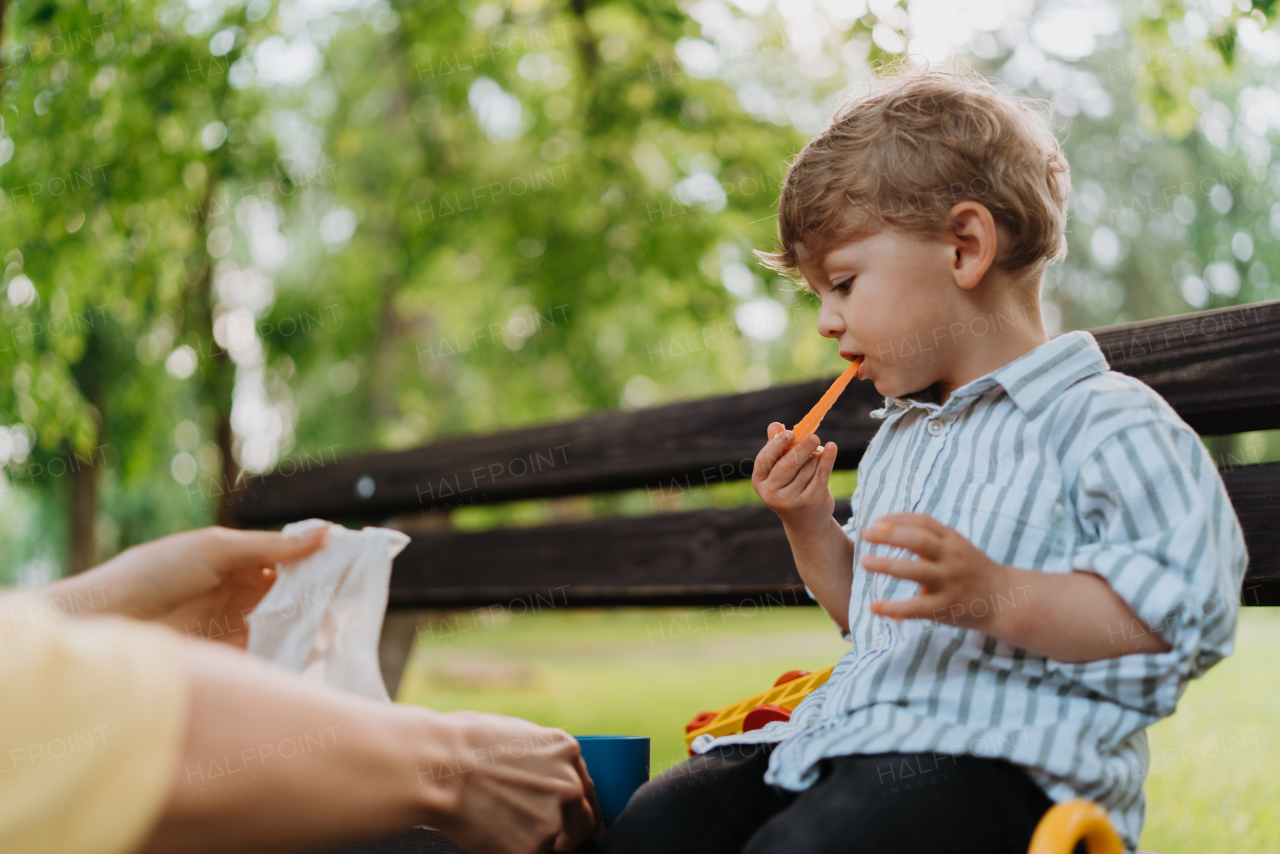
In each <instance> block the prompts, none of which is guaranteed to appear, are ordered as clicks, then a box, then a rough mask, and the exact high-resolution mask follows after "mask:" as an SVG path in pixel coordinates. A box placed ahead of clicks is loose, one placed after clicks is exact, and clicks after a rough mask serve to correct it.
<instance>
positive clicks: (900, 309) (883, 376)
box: [800, 228, 963, 397]
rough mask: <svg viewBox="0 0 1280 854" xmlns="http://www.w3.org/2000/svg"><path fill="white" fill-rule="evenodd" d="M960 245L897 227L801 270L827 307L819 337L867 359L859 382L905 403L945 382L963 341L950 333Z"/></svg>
mask: <svg viewBox="0 0 1280 854" xmlns="http://www.w3.org/2000/svg"><path fill="white" fill-rule="evenodd" d="M955 249H956V247H955V245H954V243H952V242H950V241H948V240H946V239H944V238H943V237H941V236H940V237H939V238H937V239H930V238H926V237H921V236H918V235H914V234H908V233H905V232H901V231H898V230H895V229H892V228H886V229H885V230H883V231H881V232H879V233H877V234H871V235H868V236H865V237H858V238H855V239H853V240H852V241H851V242H848V243H845V244H843V245H841V246H838V247H837V248H835V249H834V250H832V251H830V252H829V253H828V254H827V255H826V256H825V257H824V258H823V259H822V260H821V265H820V266H817V267H815V266H811V265H803V264H802V265H800V272H801V273H802V274H803V275H804V277H805V280H806V281H807V282H808V283H809V287H810V288H811V289H812V290H813V292H814V293H815V294H817V295H818V297H819V299H821V301H822V309H821V311H820V312H819V314H818V331H819V332H820V333H821V334H822V335H824V336H826V337H827V338H834V339H835V340H836V341H838V342H839V343H840V355H841V356H842V357H844V358H845V359H852V358H853V357H854V356H856V355H862V356H863V357H864V359H865V360H864V361H863V363H862V367H861V368H859V369H858V378H859V379H869V380H871V381H872V382H874V383H875V387H876V391H878V392H879V393H880V394H884V395H888V396H890V397H902V396H903V395H906V394H911V393H913V392H918V391H921V390H923V389H925V388H928V387H929V386H931V385H933V384H934V383H936V382H938V381H939V380H940V379H943V378H944V377H945V376H946V375H947V368H948V366H949V365H950V364H951V363H952V359H950V358H948V356H949V355H952V353H951V351H952V349H953V347H954V346H955V345H956V343H957V341H956V339H955V336H954V335H949V334H948V332H949V328H950V324H951V321H953V320H955V318H956V316H957V314H958V313H959V314H963V311H962V310H961V311H958V310H959V309H961V306H959V305H958V304H957V301H958V300H959V299H960V296H959V294H960V292H961V289H960V288H958V287H957V286H956V282H955V278H954V276H953V273H952V270H953V259H954V257H955Z"/></svg>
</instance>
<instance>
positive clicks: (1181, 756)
mask: <svg viewBox="0 0 1280 854" xmlns="http://www.w3.org/2000/svg"><path fill="white" fill-rule="evenodd" d="M502 617H503V618H502V619H500V620H494V619H479V618H477V617H476V616H474V615H473V614H471V613H469V612H463V613H461V614H455V615H450V616H449V617H448V618H445V619H444V620H443V621H439V620H438V621H435V622H433V623H431V624H429V625H424V626H423V627H422V628H421V630H420V632H419V639H418V640H419V642H418V644H417V646H416V648H415V650H414V653H413V655H412V657H411V658H410V661H409V665H408V667H407V668H406V671H405V676H404V681H403V683H402V685H401V689H400V695H399V699H400V700H401V701H404V702H409V703H417V704H420V705H424V706H430V707H432V708H435V709H439V710H442V711H450V710H454V709H477V710H481V711H489V712H501V713H503V714H508V715H518V716H520V717H523V718H528V719H529V720H532V721H536V722H538V723H540V724H545V725H547V726H555V727H562V728H563V729H565V730H567V731H569V732H571V733H574V734H577V735H586V734H617V735H647V736H649V737H650V738H651V739H652V760H653V761H652V768H651V770H652V773H654V774H657V773H660V772H661V771H664V770H666V769H667V768H670V767H671V766H672V765H673V764H675V763H677V762H680V761H682V760H683V759H684V758H685V756H686V754H685V748H684V738H683V733H684V725H685V723H686V722H687V721H688V720H689V718H691V717H693V715H694V714H695V713H697V712H699V711H702V710H704V709H714V708H717V707H719V706H723V705H726V704H728V703H730V702H733V701H734V700H738V699H741V698H742V697H746V696H748V695H750V694H754V693H757V692H759V691H763V690H765V689H766V688H768V687H769V686H770V685H772V684H773V680H774V679H775V678H777V676H778V674H780V673H782V672H784V671H787V670H791V669H794V668H801V669H805V670H820V669H822V668H824V667H827V666H829V665H831V664H834V663H835V661H836V660H837V659H838V658H839V656H840V655H842V654H843V653H844V651H845V649H847V644H845V643H844V642H843V641H842V640H840V636H839V635H838V634H837V632H836V629H835V627H834V625H833V624H832V623H831V621H830V620H829V619H828V618H827V616H826V614H824V613H823V612H822V611H821V609H818V608H778V607H773V608H771V609H759V610H756V611H755V612H754V613H752V612H751V610H750V608H748V609H746V610H738V609H732V610H727V611H725V612H723V613H722V612H720V611H718V610H716V609H708V610H706V611H701V610H697V609H694V610H684V609H681V610H674V609H670V610H645V609H620V610H609V611H564V610H558V611H552V610H545V611H543V612H542V613H536V614H526V615H524V616H516V617H512V616H510V615H509V614H503V615H502ZM1275 649H1280V610H1276V611H1273V610H1270V609H1246V610H1244V611H1243V612H1242V621H1241V626H1240V631H1239V634H1238V635H1237V639H1236V652H1235V654H1234V655H1233V656H1231V657H1230V658H1228V659H1227V660H1226V661H1225V662H1223V663H1221V664H1219V665H1218V666H1217V667H1215V668H1213V670H1211V671H1210V672H1209V674H1208V675H1207V676H1206V677H1205V678H1204V679H1202V680H1199V681H1198V682H1194V683H1192V685H1191V686H1190V687H1189V688H1188V689H1187V692H1186V694H1185V695H1184V696H1183V698H1182V702H1181V704H1180V705H1179V708H1178V712H1177V714H1176V715H1174V716H1173V717H1172V718H1170V719H1168V720H1165V721H1161V722H1160V723H1159V724H1157V725H1155V726H1154V727H1152V728H1151V730H1150V743H1151V757H1152V759H1151V773H1150V775H1149V777H1148V780H1147V798H1148V806H1147V822H1146V830H1145V832H1144V834H1143V837H1142V846H1143V847H1144V848H1147V849H1150V850H1153V851H1163V852H1170V854H1173V852H1176V854H1201V853H1202V852H1219V851H1221V852H1231V854H1263V852H1268V854H1270V852H1275V851H1280V778H1277V776H1276V775H1274V774H1269V773H1268V770H1267V769H1269V768H1274V767H1277V765H1278V764H1280V740H1278V739H1277V729H1278V728H1280V722H1278V720H1277V718H1276V713H1275V710H1276V709H1277V708H1280V666H1277V665H1276V664H1275V662H1274V660H1273V659H1274V656H1273V654H1272V651H1273V650H1275Z"/></svg>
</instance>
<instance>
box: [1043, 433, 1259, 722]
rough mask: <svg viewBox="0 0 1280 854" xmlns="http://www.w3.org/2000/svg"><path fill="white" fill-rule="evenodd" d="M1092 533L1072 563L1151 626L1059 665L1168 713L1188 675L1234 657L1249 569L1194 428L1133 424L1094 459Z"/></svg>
mask: <svg viewBox="0 0 1280 854" xmlns="http://www.w3.org/2000/svg"><path fill="white" fill-rule="evenodd" d="M1072 498H1073V500H1074V502H1075V504H1076V508H1075V509H1076V514H1077V519H1078V520H1079V523H1080V528H1081V532H1082V536H1081V538H1080V541H1079V542H1078V543H1077V544H1076V547H1075V550H1074V552H1073V553H1072V555H1071V559H1070V563H1069V565H1070V568H1071V569H1072V570H1078V571H1088V572H1094V573H1096V574H1098V575H1099V576H1101V577H1102V578H1104V579H1105V580H1106V581H1107V582H1108V583H1109V584H1110V585H1111V587H1112V589H1113V590H1115V592H1116V593H1117V594H1118V595H1119V596H1120V597H1121V598H1122V599H1123V600H1124V601H1125V602H1126V603H1127V604H1128V605H1129V607H1130V608H1132V609H1133V611H1134V613H1136V614H1137V615H1138V616H1139V617H1140V618H1141V619H1142V621H1143V622H1145V623H1146V624H1147V625H1148V626H1150V627H1151V628H1152V629H1153V630H1154V631H1155V632H1158V633H1159V634H1160V635H1161V636H1163V637H1164V639H1165V640H1167V641H1168V642H1169V645H1170V646H1171V647H1172V650H1171V651H1169V652H1167V653H1150V652H1144V651H1143V650H1144V649H1149V648H1150V646H1151V645H1152V643H1153V642H1155V641H1156V639H1155V638H1152V637H1150V636H1149V635H1146V634H1145V633H1144V631H1143V629H1142V627H1141V626H1140V625H1139V624H1137V623H1136V622H1133V621H1130V624H1129V625H1117V626H1114V627H1109V632H1110V634H1111V640H1112V642H1113V643H1114V644H1115V645H1116V646H1117V647H1118V649H1119V650H1120V651H1121V652H1122V654H1121V655H1119V656H1117V657H1114V658H1110V659H1105V660H1102V661H1095V662H1090V663H1087V664H1064V663H1061V662H1051V667H1052V668H1053V669H1057V670H1060V671H1064V672H1065V673H1066V674H1067V675H1069V677H1070V678H1072V679H1073V680H1076V681H1078V682H1079V683H1081V684H1083V685H1084V686H1085V687H1087V688H1089V689H1092V690H1094V691H1097V692H1099V693H1101V694H1103V695H1105V696H1108V697H1110V698H1112V699H1114V700H1115V701H1117V702H1119V703H1122V704H1124V705H1128V706H1131V707H1133V708H1137V709H1140V710H1142V711H1144V712H1146V713H1148V714H1151V715H1153V716H1156V717H1164V716H1166V715H1170V714H1172V713H1173V711H1174V708H1175V707H1176V705H1177V701H1178V698H1179V697H1180V696H1181V694H1182V691H1183V689H1184V688H1185V686H1186V683H1187V681H1188V680H1190V679H1193V678H1196V677H1198V676H1200V675H1201V674H1203V673H1204V672H1205V671H1206V670H1207V669H1208V668H1209V667H1210V666H1212V665H1213V664H1214V663H1216V662H1217V661H1219V660H1220V659H1222V658H1224V657H1225V656H1227V655H1229V654H1230V653H1231V649H1232V638H1233V637H1234V633H1235V625H1236V620H1237V616H1238V612H1239V599H1240V587H1241V584H1242V582H1243V580H1244V572H1245V567H1246V564H1247V554H1246V552H1245V544H1244V536H1243V533H1242V532H1241V529H1240V523H1239V521H1238V519H1237V518H1236V515H1235V511H1234V509H1233V508H1232V506H1231V501H1230V500H1229V498H1228V496H1227V492H1226V488H1225V487H1224V486H1223V483H1222V478H1221V476H1220V475H1219V473H1218V470H1217V467H1216V466H1215V465H1214V464H1213V460H1212V459H1211V458H1210V457H1209V454H1208V453H1207V452H1206V451H1205V448H1204V446H1203V445H1202V444H1201V443H1200V440H1199V438H1198V437H1197V436H1196V435H1195V434H1194V433H1193V432H1192V431H1191V430H1190V428H1188V427H1186V426H1185V425H1181V424H1176V423H1170V422H1168V421H1157V420H1152V421H1150V422H1148V423H1140V424H1132V425H1128V426H1125V427H1123V428H1122V429H1119V430H1117V431H1116V432H1114V433H1113V434H1111V435H1110V436H1109V437H1108V438H1106V439H1105V440H1103V441H1102V442H1101V443H1099V445H1098V446H1097V448H1096V449H1094V450H1093V451H1092V452H1091V453H1090V454H1089V456H1088V457H1087V458H1086V459H1085V461H1084V463H1083V465H1082V466H1081V468H1080V470H1079V475H1078V479H1077V482H1076V485H1075V488H1074V490H1073V492H1072Z"/></svg>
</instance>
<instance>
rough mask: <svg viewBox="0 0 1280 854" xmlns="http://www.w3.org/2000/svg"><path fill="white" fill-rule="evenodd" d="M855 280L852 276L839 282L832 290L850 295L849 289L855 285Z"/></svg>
mask: <svg viewBox="0 0 1280 854" xmlns="http://www.w3.org/2000/svg"><path fill="white" fill-rule="evenodd" d="M853 280H854V277H853V276H850V277H849V278H847V279H845V280H844V281H843V282H838V283H836V284H834V285H832V286H831V290H833V291H839V292H840V293H844V294H847V293H849V288H850V287H851V286H852V285H853Z"/></svg>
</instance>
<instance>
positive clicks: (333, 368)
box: [0, 0, 1280, 577]
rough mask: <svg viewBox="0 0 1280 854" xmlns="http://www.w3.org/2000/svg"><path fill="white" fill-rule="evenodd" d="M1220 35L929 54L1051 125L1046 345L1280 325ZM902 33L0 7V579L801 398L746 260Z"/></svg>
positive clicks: (802, 341) (1233, 41)
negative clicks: (256, 487)
mask: <svg viewBox="0 0 1280 854" xmlns="http://www.w3.org/2000/svg"><path fill="white" fill-rule="evenodd" d="M1219 5H1221V4H1219ZM1243 5H1248V4H1247V3H1245V4H1236V5H1233V6H1230V7H1229V8H1227V7H1225V6H1224V7H1223V9H1225V11H1223V9H1219V8H1218V6H1213V7H1212V8H1201V7H1199V6H1196V7H1194V8H1191V7H1184V6H1183V5H1182V4H1177V3H1169V2H1152V0H1147V2H1138V0H1122V2H1118V3H1116V4H1115V5H1113V6H1107V5H1105V4H1104V5H1103V6H1101V7H1099V9H1098V10H1096V14H1094V13H1088V12H1080V13H1079V14H1077V11H1078V10H1076V11H1073V10H1072V9H1066V8H1065V7H1059V6H1057V5H1054V4H1048V5H1045V6H1043V7H1041V6H1037V7H1036V8H1035V9H1033V10H1032V11H1031V18H1030V19H1024V18H1019V17H1017V16H1018V15H1020V14H1022V13H1020V12H1018V13H1016V14H1015V13H1011V12H1008V13H1007V14H1010V15H1013V17H1009V18H1008V20H1006V21H1004V22H1001V21H995V20H994V19H993V20H992V21H988V22H987V23H983V24H982V25H981V26H977V25H975V27H976V29H975V28H973V27H971V28H970V29H971V32H969V33H968V34H965V33H964V32H961V30H959V29H956V30H954V31H948V32H945V33H943V36H945V38H946V43H947V44H951V43H952V42H955V43H956V44H957V45H963V46H964V49H965V50H967V51H968V52H969V55H970V56H971V57H972V58H973V60H974V62H975V63H977V64H978V65H979V67H980V68H981V69H982V70H983V71H984V72H986V73H989V74H990V75H992V76H993V77H995V78H997V79H999V80H1000V81H1002V82H1003V83H1004V84H1006V85H1009V86H1011V87H1012V88H1014V89H1017V90H1019V91H1022V92H1025V93H1027V94H1030V95H1033V96H1037V97H1043V98H1047V99H1050V100H1051V101H1052V102H1053V105H1054V106H1053V109H1054V110H1055V120H1056V121H1057V122H1058V123H1059V128H1058V129H1059V131H1060V136H1061V137H1062V138H1063V139H1064V144H1065V146H1066V149H1067V153H1068V157H1069V159H1070V161H1071V163H1072V170H1073V179H1074V184H1075V188H1074V189H1075V192H1074V198H1073V202H1072V215H1073V217H1072V222H1071V232H1070V234H1069V242H1070V247H1071V249H1070V254H1069V256H1068V258H1067V259H1066V262H1065V263H1064V264H1062V265H1061V266H1059V267H1055V268H1053V270H1054V271H1053V274H1052V275H1051V277H1050V281H1049V287H1048V289H1047V292H1046V305H1047V306H1048V309H1047V313H1048V316H1049V319H1050V322H1051V324H1054V325H1056V326H1057V327H1058V328H1062V329H1067V328H1079V327H1083V326H1094V325H1103V324H1108V323H1113V322H1117V321H1123V320H1130V319H1138V318H1142V317H1151V316H1157V315H1162V314H1172V313H1178V312H1181V311H1186V310H1188V308H1189V307H1191V308H1194V307H1202V306H1219V305H1229V304H1233V303H1239V302H1247V301H1252V300H1258V299H1266V298H1270V297H1272V296H1275V295H1277V294H1280V291H1278V290H1277V288H1276V285H1275V283H1274V282H1273V281H1272V279H1271V276H1270V273H1269V270H1270V267H1271V266H1272V265H1273V264H1274V263H1275V262H1276V261H1277V260H1280V259H1278V258H1277V257H1276V255H1277V252H1280V249H1278V248H1277V247H1278V245H1280V244H1277V241H1276V240H1275V236H1276V232H1277V231H1280V214H1277V213H1276V211H1277V210H1278V208H1277V207H1276V198H1275V197H1276V187H1277V179H1276V171H1275V167H1274V166H1273V164H1272V162H1271V161H1272V134H1274V132H1275V131H1276V130H1277V129H1280V121H1277V120H1276V119H1275V114H1276V110H1275V108H1274V98H1273V93H1272V96H1268V94H1267V93H1268V92H1269V91H1271V89H1269V88H1268V87H1269V86H1270V85H1271V84H1270V81H1271V75H1272V69H1273V67H1274V65H1275V64H1276V63H1277V62H1280V34H1277V32H1276V31H1275V29H1274V28H1273V27H1272V26H1271V24H1270V20H1269V16H1270V15H1271V13H1272V6H1271V5H1270V4H1269V3H1268V4H1254V5H1253V6H1251V7H1250V8H1249V10H1248V11H1242V10H1241V7H1242V6H1243ZM923 9H924V6H923V5H921V6H920V7H919V8H917V6H916V5H915V4H908V5H905V6H904V5H889V4H883V3H882V4H876V11H875V12H874V13H872V12H870V11H868V10H867V9H866V8H865V7H861V6H860V4H858V3H856V2H855V3H843V4H842V3H834V2H819V3H817V4H816V5H814V7H813V9H812V10H810V11H805V10H804V9H801V8H800V6H799V4H796V5H789V4H780V5H770V4H768V3H760V4H751V3H739V4H735V5H729V4H727V3H722V2H719V0H699V2H693V3H687V4H683V5H679V6H677V5H676V4H672V3H670V2H659V1H658V0H612V1H611V2H589V0H511V2H510V3H506V2H492V0H489V1H488V2H475V1H474V0H465V2H462V3H456V2H447V3H446V2H442V0H428V2H425V3H414V4H410V3H402V2H394V3H393V2H388V0H329V2H326V3H289V4H280V5H278V6H277V5H275V4H273V3H271V2H269V0H249V2H247V3H246V2H241V0H215V2H211V3H200V4H196V3H185V2H180V0H140V2H130V3H124V2H117V0H91V2H88V3H87V4H72V3H64V2H52V0H22V2H18V3H15V4H11V8H10V9H9V10H8V16H7V20H6V21H5V24H6V28H5V40H4V42H3V49H2V50H0V59H2V60H3V63H4V75H5V77H4V81H5V82H4V84H3V87H4V88H3V110H0V120H2V121H3V124H2V125H0V187H3V193H4V195H3V197H2V198H0V228H2V229H3V230H2V231H0V235H2V236H3V238H4V242H3V245H0V251H3V252H5V253H7V254H6V255H5V258H4V265H5V280H4V291H3V294H0V315H2V316H3V320H4V324H5V330H6V335H5V337H4V339H3V340H0V411H2V412H4V413H5V415H4V417H3V418H0V422H3V424H4V425H5V426H4V429H0V458H2V460H3V461H6V462H7V467H6V472H7V479H6V480H5V485H6V486H8V487H10V488H8V489H7V490H6V491H5V492H4V493H3V495H0V504H3V505H4V508H5V509H6V510H7V511H8V512H7V515H6V514H5V513H0V516H5V518H7V519H9V520H18V519H21V520H27V521H25V522H23V523H21V524H19V523H17V522H7V523H6V525H4V526H0V545H2V546H3V547H2V548H0V573H3V574H5V575H7V576H8V577H14V573H15V572H16V571H17V570H18V569H19V568H20V567H22V566H34V565H35V564H36V563H38V562H39V561H41V560H44V561H46V563H45V564H40V565H41V566H44V565H46V564H48V565H64V566H67V567H70V568H79V567H82V566H84V565H87V563H88V562H90V561H91V560H92V559H93V558H94V551H93V549H94V544H95V542H96V543H98V545H99V546H100V548H101V550H102V551H103V552H110V551H113V550H114V549H116V548H118V547H121V546H125V545H128V544H130V543H133V542H137V541H139V540H142V539H146V538H148V537H152V536H156V535H158V534H161V533H164V532H165V531H168V530H173V529H176V528H180V527H186V526H190V525H194V524H199V523H202V522H205V521H208V520H210V519H219V518H220V519H223V520H226V519H227V518H228V514H229V511H230V510H231V509H232V508H233V507H234V504H235V502H237V501H239V500H242V499H243V498H244V497H245V495H246V494H247V493H249V492H250V491H251V488H250V487H249V486H247V485H246V481H245V480H244V478H243V476H242V472H243V473H245V474H248V475H253V474H255V473H257V472H262V471H266V470H269V469H271V468H272V467H274V466H280V467H282V468H284V467H286V466H288V467H290V469H296V468H299V467H304V466H307V465H311V464H312V463H313V461H324V460H328V459H332V458H333V456H334V455H336V454H340V453H345V452H350V451H354V450H357V449H389V448H401V447H407V446H412V445H415V444H418V443H422V442H426V441H430V440H432V439H434V438H436V437H439V436H443V435H449V434H458V433H470V432H476V431H486V430H493V429H499V428H504V427H512V426H517V425H520V424H527V423H534V422H542V421H551V420H556V419H561V418H567V417H572V416H574V415H577V414H580V413H583V412H587V411H591V410H596V409H601V408H612V407H615V406H623V407H641V406H648V405H651V404H654V403H656V402H660V401H664V400H670V399H675V398H691V397H699V396H705V395H709V394H715V393H724V392H727V391H731V390H735V389H736V390H748V389H753V388H760V387H763V386H765V385H768V384H770V383H776V382H780V381H786V380H789V379H794V378H800V377H810V376H817V375H821V374H824V373H828V372H831V371H833V370H834V369H835V367H836V366H837V361H836V358H835V354H834V352H833V350H832V348H830V347H829V346H826V343H827V342H824V341H823V340H822V339H820V338H819V337H818V336H816V335H814V334H813V332H812V328H813V321H814V309H813V306H812V304H811V303H810V302H809V301H808V300H807V299H806V298H804V297H799V296H797V295H796V294H795V292H794V291H793V290H792V289H791V285H790V283H789V282H787V281H785V280H783V279H781V278H778V277H773V276H770V275H765V274H764V271H763V270H762V269H761V268H759V267H758V266H755V265H754V263H753V262H752V260H751V255H750V249H751V248H755V247H764V246H768V245H770V244H771V243H772V241H773V238H774V233H775V222H774V219H773V216H774V213H775V209H776V200H777V193H778V189H779V185H780V183H781V180H782V178H783V176H784V175H785V171H786V168H787V164H788V161H789V159H790V158H791V157H792V156H793V155H794V154H795V153H796V152H797V151H798V150H799V148H800V147H801V145H802V144H803V143H804V140H805V139H806V138H807V136H808V135H810V134H811V133H812V132H814V131H816V130H817V129H818V128H820V127H821V126H822V124H823V122H824V120H825V117H826V116H827V115H829V114H830V111H831V109H832V108H833V107H834V103H833V101H832V100H830V98H831V96H833V95H835V94H836V93H838V92H839V91H840V90H841V89H842V88H844V87H846V86H847V85H849V84H850V83H856V81H858V80H859V79H861V78H862V77H863V76H864V75H865V74H867V73H868V71H869V69H870V68H872V67H874V66H875V65H877V64H878V63H880V62H882V61H883V60H885V59H887V58H891V57H895V56H898V55H900V54H902V53H903V52H911V51H913V50H915V49H916V45H922V44H924V42H923V41H919V40H920V39H924V38H925V35H924V34H925V31H926V29H927V25H928V24H929V22H928V21H927V20H925V19H924V18H923V17H921V15H923V11H921V10H923ZM1073 9H1074V7H1073ZM1214 9H1218V11H1216V12H1215V11H1213V10H1214ZM1006 12H1007V10H1006ZM1062 15H1068V16H1070V15H1076V17H1075V18H1071V19H1070V21H1067V20H1066V19H1061V20H1060V19H1059V18H1057V17H1054V16H1062ZM1081 15H1083V17H1080V16H1081ZM913 16H915V17H913ZM1064 21H1065V22H1066V23H1069V24H1071V26H1066V25H1065V24H1064ZM1071 33H1073V34H1074V35H1073V36H1072V38H1073V39H1075V41H1072V40H1071V39H1067V40H1066V41H1063V40H1062V39H1063V38H1064V36H1063V34H1071ZM1082 45H1083V47H1082ZM1268 97H1272V100H1268ZM1188 187H1190V189H1188ZM6 348H7V349H6ZM59 519H61V520H64V521H62V522H60V523H59V524H64V525H66V526H67V529H68V530H69V536H67V537H65V538H63V537H59V536H56V535H54V534H52V533H50V530H49V526H50V524H52V523H54V522H56V521H57V520H59ZM95 519H96V520H97V521H98V522H99V523H100V530H99V531H98V532H97V533H96V534H94V532H93V523H94V520H95ZM64 546H65V551H66V552H67V553H66V554H65V555H64V554H63V553H62V552H63V551H64Z"/></svg>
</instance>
